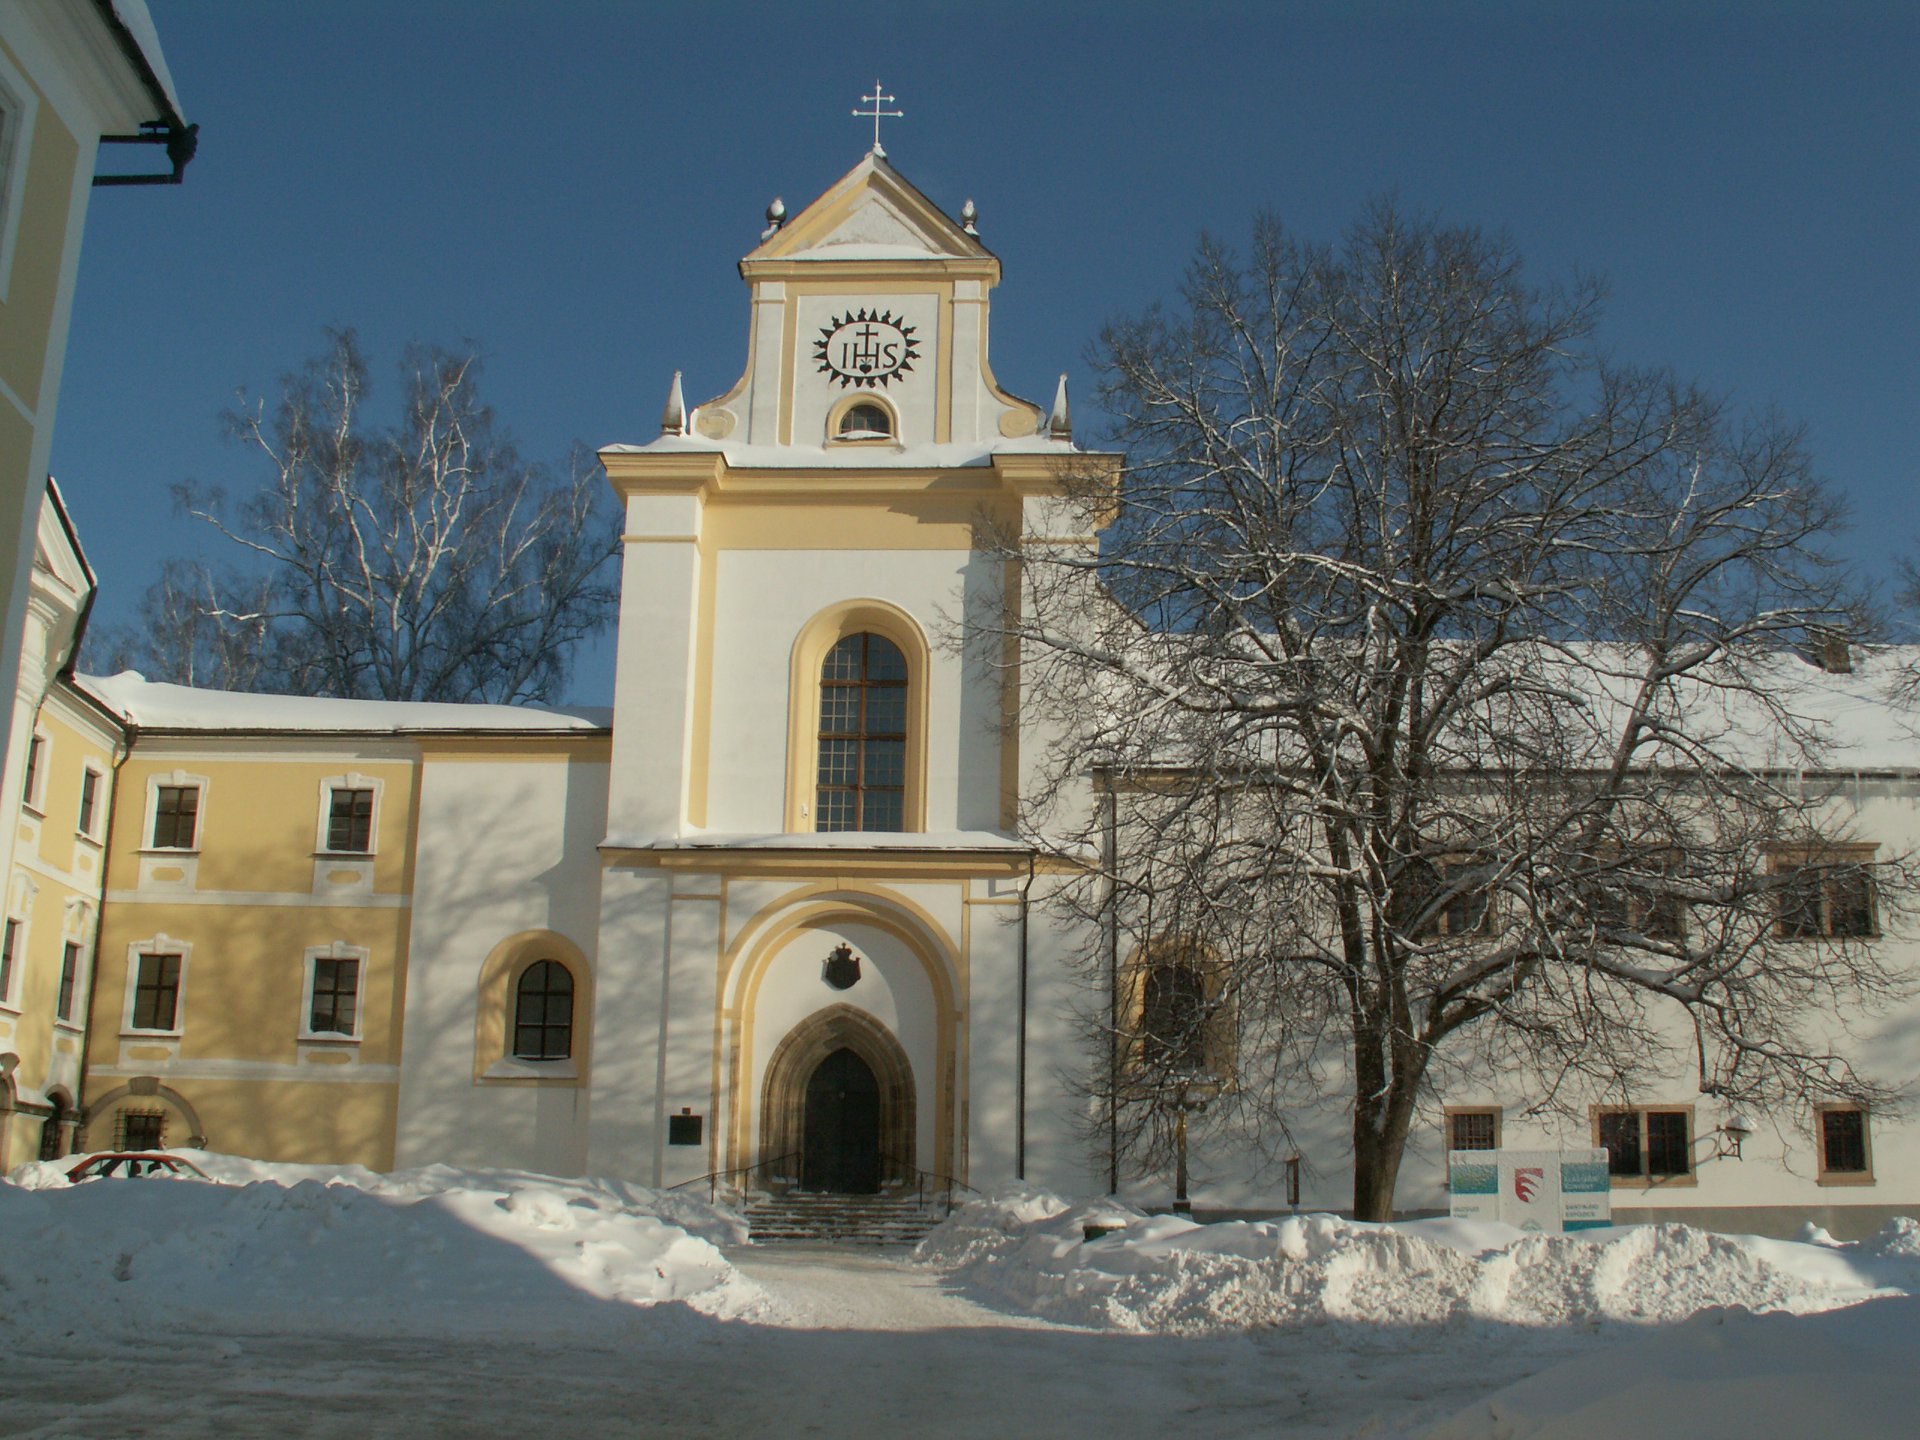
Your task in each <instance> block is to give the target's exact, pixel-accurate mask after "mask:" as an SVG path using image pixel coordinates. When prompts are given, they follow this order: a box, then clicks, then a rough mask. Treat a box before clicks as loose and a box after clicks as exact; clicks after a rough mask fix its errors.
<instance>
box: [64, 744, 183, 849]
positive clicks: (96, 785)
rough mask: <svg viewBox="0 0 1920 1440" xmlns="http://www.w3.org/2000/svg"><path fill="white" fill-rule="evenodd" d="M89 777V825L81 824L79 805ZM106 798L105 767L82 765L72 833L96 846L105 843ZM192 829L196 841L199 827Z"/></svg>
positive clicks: (84, 799) (84, 794)
mask: <svg viewBox="0 0 1920 1440" xmlns="http://www.w3.org/2000/svg"><path fill="white" fill-rule="evenodd" d="M89 775H91V776H93V816H92V819H93V823H92V824H91V825H88V824H84V823H82V822H83V821H84V820H86V818H87V817H86V816H84V815H82V814H81V813H80V805H82V804H84V803H85V801H86V795H87V776H89ZM106 796H107V772H106V767H104V766H102V765H100V764H98V763H97V762H95V761H92V760H89V761H87V762H86V763H85V764H84V765H82V766H81V767H80V800H79V801H78V802H76V804H75V807H74V816H73V833H74V834H76V835H78V836H79V837H80V838H81V839H82V840H91V841H93V843H94V844H96V845H100V844H104V843H105V841H106V828H107V827H106V815H107V800H106ZM194 829H195V832H196V834H195V838H196V839H197V838H199V837H198V833H197V832H198V830H199V826H198V825H197V824H196V825H195V826H194Z"/></svg>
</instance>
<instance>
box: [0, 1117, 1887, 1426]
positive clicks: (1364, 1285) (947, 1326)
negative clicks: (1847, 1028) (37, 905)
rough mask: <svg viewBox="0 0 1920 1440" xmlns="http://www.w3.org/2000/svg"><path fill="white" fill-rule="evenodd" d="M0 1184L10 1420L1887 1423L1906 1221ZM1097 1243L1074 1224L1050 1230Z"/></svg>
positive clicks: (461, 1177) (266, 1170) (494, 1188)
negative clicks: (1484, 1221) (1774, 1229)
mask: <svg viewBox="0 0 1920 1440" xmlns="http://www.w3.org/2000/svg"><path fill="white" fill-rule="evenodd" d="M191 1158H193V1159H195V1160H196V1161H198V1162H199V1163H200V1164H201V1165H202V1166H203V1167H204V1168H205V1169H206V1170H207V1171H208V1172H209V1173H211V1174H212V1175H213V1176H214V1177H215V1178H216V1180H217V1181H218V1182H219V1183H214V1184H209V1183H206V1182H201V1181H192V1180H159V1179H149V1180H118V1179H110V1180H103V1181H95V1182H89V1183H87V1184H83V1185H79V1186H74V1185H69V1184H67V1183H66V1181H65V1179H64V1170H65V1168H66V1167H67V1166H68V1165H70V1164H71V1163H72V1162H71V1161H64V1162H60V1163H59V1164H58V1165H28V1166H25V1167H23V1168H22V1169H20V1170H17V1171H15V1172H14V1174H13V1176H12V1177H11V1179H12V1183H8V1184H0V1233H4V1234H5V1235H6V1236H7V1237H8V1241H9V1243H8V1245H7V1246H6V1247H5V1250H4V1254H3V1256H0V1343H4V1345H5V1346H6V1348H7V1349H8V1350H9V1352H11V1354H12V1355H13V1356H14V1358H15V1361H16V1364H15V1366H14V1368H13V1370H12V1372H11V1376H10V1378H9V1381H8V1382H7V1383H8V1386H9V1393H6V1394H5V1395H4V1397H3V1398H4V1404H0V1434H4V1435H8V1436H47V1437H53V1436H109V1435H113V1436H126V1435H141V1436H145V1435H154V1436H189V1435H193V1436H198V1435H232V1436H240V1435H245V1436H266V1435H298V1436H333V1435H340V1436H346V1435H354V1436H364V1435H381V1436H386V1435H393V1436H470V1435H516V1436H522V1435H524V1436H548V1435H552V1436H560V1435H569V1436H575V1435H615V1434H673V1435H689V1436H691V1435H750V1434H763V1433H791V1434H832V1435H846V1436H865V1435H879V1434H887V1433H901V1431H902V1430H903V1427H910V1429H911V1432H912V1433H915V1434H922V1435H938V1436H949V1435H950V1436H995V1437H1000V1436H1019V1435H1047V1436H1080V1435H1088V1436H1099V1437H1102V1440H1108V1437H1124V1436H1135V1435H1139V1436H1149V1435H1152V1436H1159V1435H1166V1434H1191V1435H1199V1436H1242V1435H1245V1436H1253V1435H1262V1436H1265V1435H1278V1434H1285V1435H1289V1436H1359V1435H1365V1436H1421V1435H1433V1436H1439V1437H1464V1436H1488V1437H1492V1436H1500V1437H1516V1440H1517V1437H1524V1436H1547V1435H1554V1436H1605V1435H1612V1434H1619V1433H1625V1432H1626V1431H1628V1430H1631V1432H1632V1433H1634V1434H1635V1435H1637V1436H1649V1435H1651V1436H1664V1435H1681V1434H1686V1435H1688V1436H1693V1437H1698V1436H1711V1435H1717V1434H1725V1435H1741V1436H1756V1435H1783V1436H1784V1435H1801V1434H1816V1433H1822V1432H1825V1431H1827V1430H1828V1429H1829V1427H1830V1426H1831V1424H1832V1423H1833V1420H1834V1417H1835V1416H1836V1415H1844V1416H1845V1417H1846V1422H1847V1429H1848V1433H1849V1434H1851V1435H1856V1436H1869V1437H1871V1436H1881V1435H1885V1436H1893V1435H1902V1436H1904V1435H1906V1434H1909V1433H1910V1428H1909V1422H1910V1419H1911V1415H1912V1414H1913V1411H1914V1407H1915V1406H1916V1405H1920V1378H1916V1375H1915V1370H1916V1366H1915V1365H1914V1363H1913V1362H1914V1361H1915V1359H1916V1358H1920V1313H1917V1312H1920V1302H1916V1301H1915V1300H1913V1299H1911V1298H1906V1297H1908V1296H1910V1295H1912V1294H1914V1293H1916V1292H1920V1227H1916V1226H1915V1225H1914V1224H1913V1223H1912V1222H1897V1223H1896V1224H1894V1225H1891V1226H1889V1227H1888V1228H1887V1230H1885V1231H1883V1232H1882V1233H1881V1234H1880V1235H1879V1236H1877V1237H1875V1238H1874V1239H1872V1240H1869V1241H1866V1242H1862V1243H1860V1244H1858V1245H1837V1244H1834V1243H1832V1242H1831V1241H1829V1240H1827V1239H1826V1238H1825V1237H1823V1236H1820V1235H1818V1234H1810V1235H1809V1236H1808V1237H1806V1238H1805V1239H1803V1240H1801V1241H1795V1242H1785V1241H1769V1240H1758V1239H1753V1238H1748V1237H1725V1236H1716V1235H1710V1234H1707V1233H1706V1232H1702V1231H1697V1230H1691V1229H1688V1228H1685V1227H1678V1226H1671V1227H1644V1228H1637V1229H1620V1230H1612V1231H1604V1232H1596V1234H1595V1235H1594V1236H1593V1237H1591V1238H1589V1237H1582V1238H1580V1239H1562V1238H1560V1237H1557V1236H1554V1237H1548V1236H1523V1235H1521V1234H1520V1233H1519V1232H1517V1231H1513V1230H1509V1229H1504V1228H1503V1227H1495V1226H1484V1225H1476V1226H1468V1225H1464V1224H1455V1223H1452V1222H1445V1221H1427V1222H1415V1223H1410V1224H1405V1225H1396V1226H1362V1225H1353V1224H1350V1223H1347V1222H1344V1221H1340V1220H1337V1219H1334V1218H1332V1217H1326V1216H1309V1217H1300V1218H1297V1219H1287V1220H1281V1221H1277V1222H1267V1223H1261V1224H1232V1225H1213V1226H1204V1227H1198V1228H1196V1227H1192V1226H1190V1225H1189V1224H1188V1223H1187V1222H1185V1221H1181V1220H1175V1219H1172V1218H1169V1217H1151V1218H1150V1217H1143V1216H1139V1215H1137V1214H1133V1213H1131V1212H1128V1211H1126V1210H1125V1209H1124V1207H1118V1208H1116V1207H1114V1206H1113V1205H1111V1204H1110V1203H1099V1204H1095V1205H1090V1206H1083V1207H1072V1206H1069V1205H1067V1204H1066V1202H1064V1201H1061V1200H1059V1199H1056V1198H1054V1197H1051V1196H1046V1195H1043V1194H1039V1193H1025V1194H1017V1195H1011V1196H1008V1197H1005V1198H1003V1199H1002V1200H1000V1201H998V1202H994V1203H979V1204H976V1205H973V1206H971V1207H967V1208H965V1209H963V1210H961V1211H959V1212H958V1213H956V1215H955V1216H954V1217H953V1218H952V1219H951V1220H950V1221H949V1222H948V1223H947V1224H946V1225H944V1226H942V1227H941V1228H940V1229H939V1230H937V1231H936V1232H935V1233H934V1235H933V1236H931V1237H930V1238H929V1240H928V1241H927V1243H926V1244H924V1245H923V1246H922V1247H921V1248H920V1250H919V1251H918V1252H915V1253H913V1254H909V1253H907V1252H904V1251H873V1250H860V1249H851V1248H849V1249H835V1248H827V1247H805V1246H794V1247H776V1246H753V1245H747V1244H743V1243H741V1241H742V1235H743V1227H742V1225H741V1223H740V1221H739V1220H738V1219H737V1218H736V1217H734V1216H733V1215H732V1214H731V1213H729V1212H726V1211H724V1210H715V1209H712V1208H709V1207H708V1206H706V1205H704V1204H701V1203H699V1202H697V1201H691V1200H687V1199H685V1198H683V1197H679V1196H671V1195H666V1196H663V1195H659V1194H657V1193H655V1192H652V1191H648V1190H645V1189H643V1188H640V1187H637V1186H631V1185H627V1184H624V1183H622V1182H615V1181H594V1180H555V1179H550V1178H546V1177H541V1176H535V1175H530V1174H524V1173H519V1172H504V1171H458V1170H452V1169H447V1168H444V1167H434V1168H431V1169H428V1170H421V1171H414V1172H406V1173H401V1174H396V1175H392V1176H380V1175H374V1174H372V1173H371V1172H366V1171H357V1170H345V1171H336V1170H328V1169H320V1168H317V1167H296V1166H275V1165H263V1164H259V1163H256V1162H251V1161H241V1160H235V1159H232V1158H230V1157H225V1156H205V1155H197V1154H196V1155H193V1156H192V1157H191ZM1089 1226H1091V1227H1094V1228H1095V1229H1096V1230H1098V1229H1105V1228H1107V1227H1117V1228H1113V1229H1112V1230H1111V1231H1110V1233H1107V1234H1104V1235H1100V1236H1098V1237H1097V1238H1095V1239H1092V1240H1088V1239H1087V1238H1086V1236H1087V1234H1088V1227H1089Z"/></svg>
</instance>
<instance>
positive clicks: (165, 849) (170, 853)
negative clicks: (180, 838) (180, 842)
mask: <svg viewBox="0 0 1920 1440" xmlns="http://www.w3.org/2000/svg"><path fill="white" fill-rule="evenodd" d="M138 853H139V854H142V855H161V856H165V857H166V858H167V859H169V860H184V859H186V858H187V857H188V856H190V855H198V854H199V853H200V847H199V846H198V845H191V846H184V847H178V848H176V847H171V846H166V845H145V846H142V847H141V849H140V850H139V852H138Z"/></svg>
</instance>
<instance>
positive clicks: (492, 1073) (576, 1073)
mask: <svg viewBox="0 0 1920 1440" xmlns="http://www.w3.org/2000/svg"><path fill="white" fill-rule="evenodd" d="M480 1078H481V1079H482V1080H558V1081H565V1082H567V1083H569V1084H571V1083H573V1082H575V1081H577V1080H579V1078H580V1069H579V1067H578V1066H576V1065H575V1064H574V1063H573V1061H571V1060H517V1059H515V1058H514V1057H513V1056H511V1055H509V1056H507V1057H506V1058H505V1059H502V1060H496V1061H494V1062H493V1064H491V1065H489V1066H488V1067H487V1068H486V1069H485V1070H483V1071H481V1072H480Z"/></svg>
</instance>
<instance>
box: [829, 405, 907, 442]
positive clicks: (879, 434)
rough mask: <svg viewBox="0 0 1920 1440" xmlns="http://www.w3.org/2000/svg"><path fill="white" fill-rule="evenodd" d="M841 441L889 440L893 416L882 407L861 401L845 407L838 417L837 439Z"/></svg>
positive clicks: (891, 434) (891, 433) (891, 432)
mask: <svg viewBox="0 0 1920 1440" xmlns="http://www.w3.org/2000/svg"><path fill="white" fill-rule="evenodd" d="M836 438H838V439H841V440H891V439H892V438H893V416H891V415H889V414H888V413H887V408H886V406H884V405H877V404H875V403H874V402H873V401H871V400H862V401H860V402H858V403H857V404H854V405H850V406H848V407H847V409H846V412H845V413H844V414H842V415H841V417H840V427H839V430H838V432H837V437H836Z"/></svg>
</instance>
